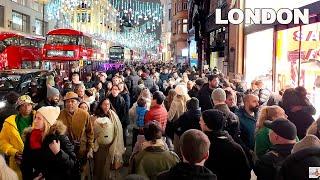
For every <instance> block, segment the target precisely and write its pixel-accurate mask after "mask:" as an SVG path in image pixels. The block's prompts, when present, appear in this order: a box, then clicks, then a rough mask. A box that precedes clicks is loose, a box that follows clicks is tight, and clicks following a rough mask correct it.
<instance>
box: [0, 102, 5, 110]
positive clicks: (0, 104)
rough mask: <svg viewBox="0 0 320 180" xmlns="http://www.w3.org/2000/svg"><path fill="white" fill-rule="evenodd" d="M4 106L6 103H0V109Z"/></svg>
mask: <svg viewBox="0 0 320 180" xmlns="http://www.w3.org/2000/svg"><path fill="white" fill-rule="evenodd" d="M5 106H6V101H0V109H1V108H4V107H5Z"/></svg>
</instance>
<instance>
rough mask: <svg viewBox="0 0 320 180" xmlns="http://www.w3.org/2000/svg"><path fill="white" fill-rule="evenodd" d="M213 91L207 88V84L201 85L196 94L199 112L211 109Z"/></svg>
mask: <svg viewBox="0 0 320 180" xmlns="http://www.w3.org/2000/svg"><path fill="white" fill-rule="evenodd" d="M212 91H213V89H210V88H209V83H207V84H205V85H203V87H202V88H201V89H200V91H199V92H198V96H197V99H199V105H200V107H201V111H202V112H203V111H205V110H208V109H212V108H213V106H214V104H213V102H212V99H211V94H212Z"/></svg>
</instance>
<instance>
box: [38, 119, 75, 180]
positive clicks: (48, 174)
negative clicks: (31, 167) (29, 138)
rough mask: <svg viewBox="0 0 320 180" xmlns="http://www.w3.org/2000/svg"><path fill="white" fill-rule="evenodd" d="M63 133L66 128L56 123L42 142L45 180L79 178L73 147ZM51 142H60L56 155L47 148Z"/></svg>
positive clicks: (58, 122) (60, 123)
mask: <svg viewBox="0 0 320 180" xmlns="http://www.w3.org/2000/svg"><path fill="white" fill-rule="evenodd" d="M65 131H66V126H65V125H64V124H63V123H62V122H60V121H57V122H56V124H55V125H53V126H52V127H51V128H50V131H49V134H48V135H47V136H46V137H45V139H44V141H43V145H42V147H43V148H42V149H43V161H44V164H45V166H44V167H45V171H44V177H45V179H46V180H47V179H48V180H56V179H79V177H80V168H79V164H78V161H77V159H76V154H75V153H74V146H73V144H72V143H71V142H70V140H69V138H68V136H66V135H65ZM53 140H58V141H60V149H61V150H60V152H59V153H58V154H56V155H54V154H53V153H52V151H51V150H50V148H49V144H50V143H52V141H53Z"/></svg>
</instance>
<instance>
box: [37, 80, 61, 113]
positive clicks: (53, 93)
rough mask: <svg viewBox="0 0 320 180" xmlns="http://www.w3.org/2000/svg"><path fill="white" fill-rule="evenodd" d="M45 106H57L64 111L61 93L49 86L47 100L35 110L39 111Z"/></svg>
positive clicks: (41, 102)
mask: <svg viewBox="0 0 320 180" xmlns="http://www.w3.org/2000/svg"><path fill="white" fill-rule="evenodd" d="M44 106H55V107H59V108H61V109H63V105H61V104H60V92H59V90H58V89H57V88H54V87H52V86H49V85H48V86H47V96H46V99H44V100H42V101H40V103H39V104H38V105H37V107H36V108H35V109H39V108H41V107H44Z"/></svg>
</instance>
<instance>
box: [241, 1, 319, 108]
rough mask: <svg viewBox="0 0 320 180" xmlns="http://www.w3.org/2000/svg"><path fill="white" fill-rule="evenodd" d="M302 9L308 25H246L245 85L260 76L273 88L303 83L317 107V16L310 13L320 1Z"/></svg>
mask: <svg viewBox="0 0 320 180" xmlns="http://www.w3.org/2000/svg"><path fill="white" fill-rule="evenodd" d="M279 7H281V6H279ZM304 8H308V9H309V10H310V19H309V22H310V24H307V25H302V24H301V25H286V26H284V25H276V26H269V27H264V28H260V29H259V27H258V28H256V30H255V28H252V27H248V26H247V27H246V33H245V38H244V39H245V40H244V41H245V43H244V45H245V53H244V64H245V65H244V72H245V73H244V75H245V80H246V82H247V83H248V84H250V82H251V81H252V80H255V79H261V80H263V82H264V83H265V85H266V87H267V88H268V89H270V90H273V91H279V90H281V89H285V88H287V87H297V86H304V87H305V88H306V89H307V91H308V98H309V99H310V101H311V102H312V104H313V105H314V106H315V107H316V109H320V18H319V15H317V14H314V13H313V12H318V11H319V9H320V2H315V3H312V4H309V5H306V6H304V7H301V9H304Z"/></svg>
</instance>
